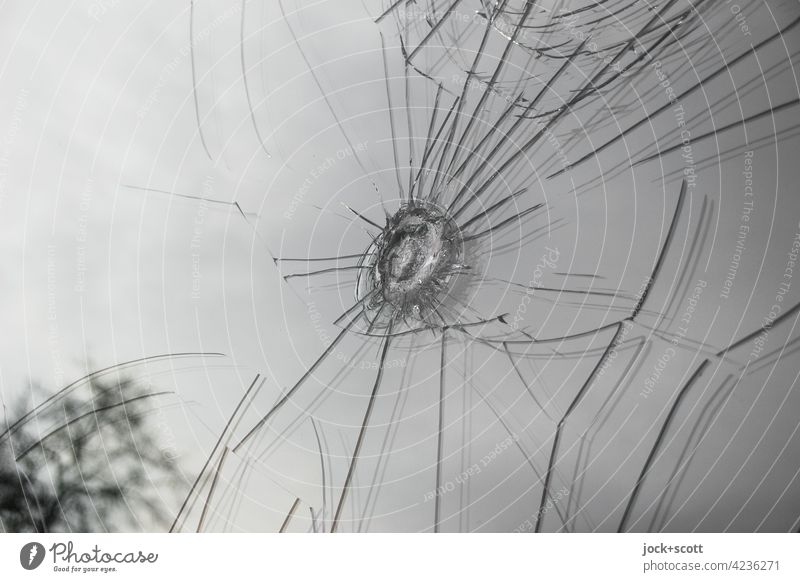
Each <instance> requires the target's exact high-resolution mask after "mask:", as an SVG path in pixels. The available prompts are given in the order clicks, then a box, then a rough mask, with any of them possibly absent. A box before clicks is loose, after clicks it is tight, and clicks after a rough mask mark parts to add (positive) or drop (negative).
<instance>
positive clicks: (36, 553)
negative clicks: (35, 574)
mask: <svg viewBox="0 0 800 582" xmlns="http://www.w3.org/2000/svg"><path fill="white" fill-rule="evenodd" d="M44 554H45V551H44V546H43V545H42V544H40V543H39V542H30V543H27V544H25V545H24V546H22V549H21V550H20V551H19V563H20V564H22V567H23V568H25V569H26V570H35V569H36V568H38V567H39V566H41V565H42V562H43V561H44Z"/></svg>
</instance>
